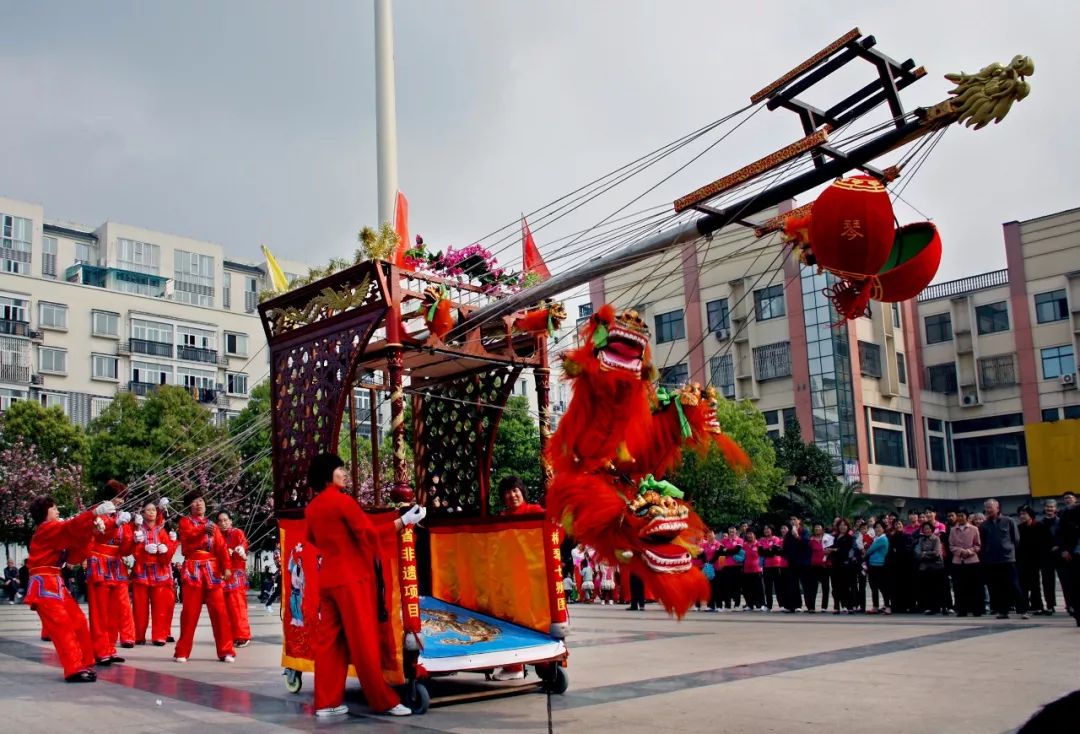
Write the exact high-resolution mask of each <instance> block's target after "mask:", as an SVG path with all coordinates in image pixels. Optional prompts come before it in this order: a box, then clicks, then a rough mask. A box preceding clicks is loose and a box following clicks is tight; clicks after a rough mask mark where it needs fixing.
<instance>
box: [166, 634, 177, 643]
mask: <svg viewBox="0 0 1080 734" xmlns="http://www.w3.org/2000/svg"><path fill="white" fill-rule="evenodd" d="M165 642H176V638H175V637H173V636H172V635H169V636H168V637H166V638H165Z"/></svg>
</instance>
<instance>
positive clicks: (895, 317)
mask: <svg viewBox="0 0 1080 734" xmlns="http://www.w3.org/2000/svg"><path fill="white" fill-rule="evenodd" d="M892 325H893V326H894V327H896V328H897V329H899V328H900V304H899V303H894V304H893V305H892Z"/></svg>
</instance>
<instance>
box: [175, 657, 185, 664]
mask: <svg viewBox="0 0 1080 734" xmlns="http://www.w3.org/2000/svg"><path fill="white" fill-rule="evenodd" d="M173 660H174V661H176V662H178V663H186V662H187V658H173Z"/></svg>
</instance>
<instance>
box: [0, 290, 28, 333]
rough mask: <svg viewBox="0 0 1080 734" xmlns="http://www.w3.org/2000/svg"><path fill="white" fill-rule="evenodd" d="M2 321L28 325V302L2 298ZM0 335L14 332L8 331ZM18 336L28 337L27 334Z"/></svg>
mask: <svg viewBox="0 0 1080 734" xmlns="http://www.w3.org/2000/svg"><path fill="white" fill-rule="evenodd" d="M0 320H2V321H20V322H22V323H26V321H27V319H26V301H24V300H22V299H20V298H8V297H7V296H0ZM0 333H5V334H8V333H14V332H12V331H10V330H8V331H3V332H0ZM16 336H26V334H25V333H22V334H16Z"/></svg>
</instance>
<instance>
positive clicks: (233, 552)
mask: <svg viewBox="0 0 1080 734" xmlns="http://www.w3.org/2000/svg"><path fill="white" fill-rule="evenodd" d="M217 521H218V527H219V528H221V534H222V536H223V537H224V538H225V547H226V548H228V549H229V568H231V569H232V578H231V579H230V580H229V581H227V582H225V608H226V609H227V610H228V612H229V625H230V626H231V627H232V632H233V637H234V638H235V644H236V646H237V647H247V646H248V645H249V644H250V643H251V626H250V625H249V624H248V606H247V589H248V581H247V552H248V541H247V536H245V535H244V531H243V530H241V529H240V528H237V527H233V524H232V516H231V515H230V514H229V513H228V512H227V511H225V510H222V511H221V512H219V513H218V515H217Z"/></svg>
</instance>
